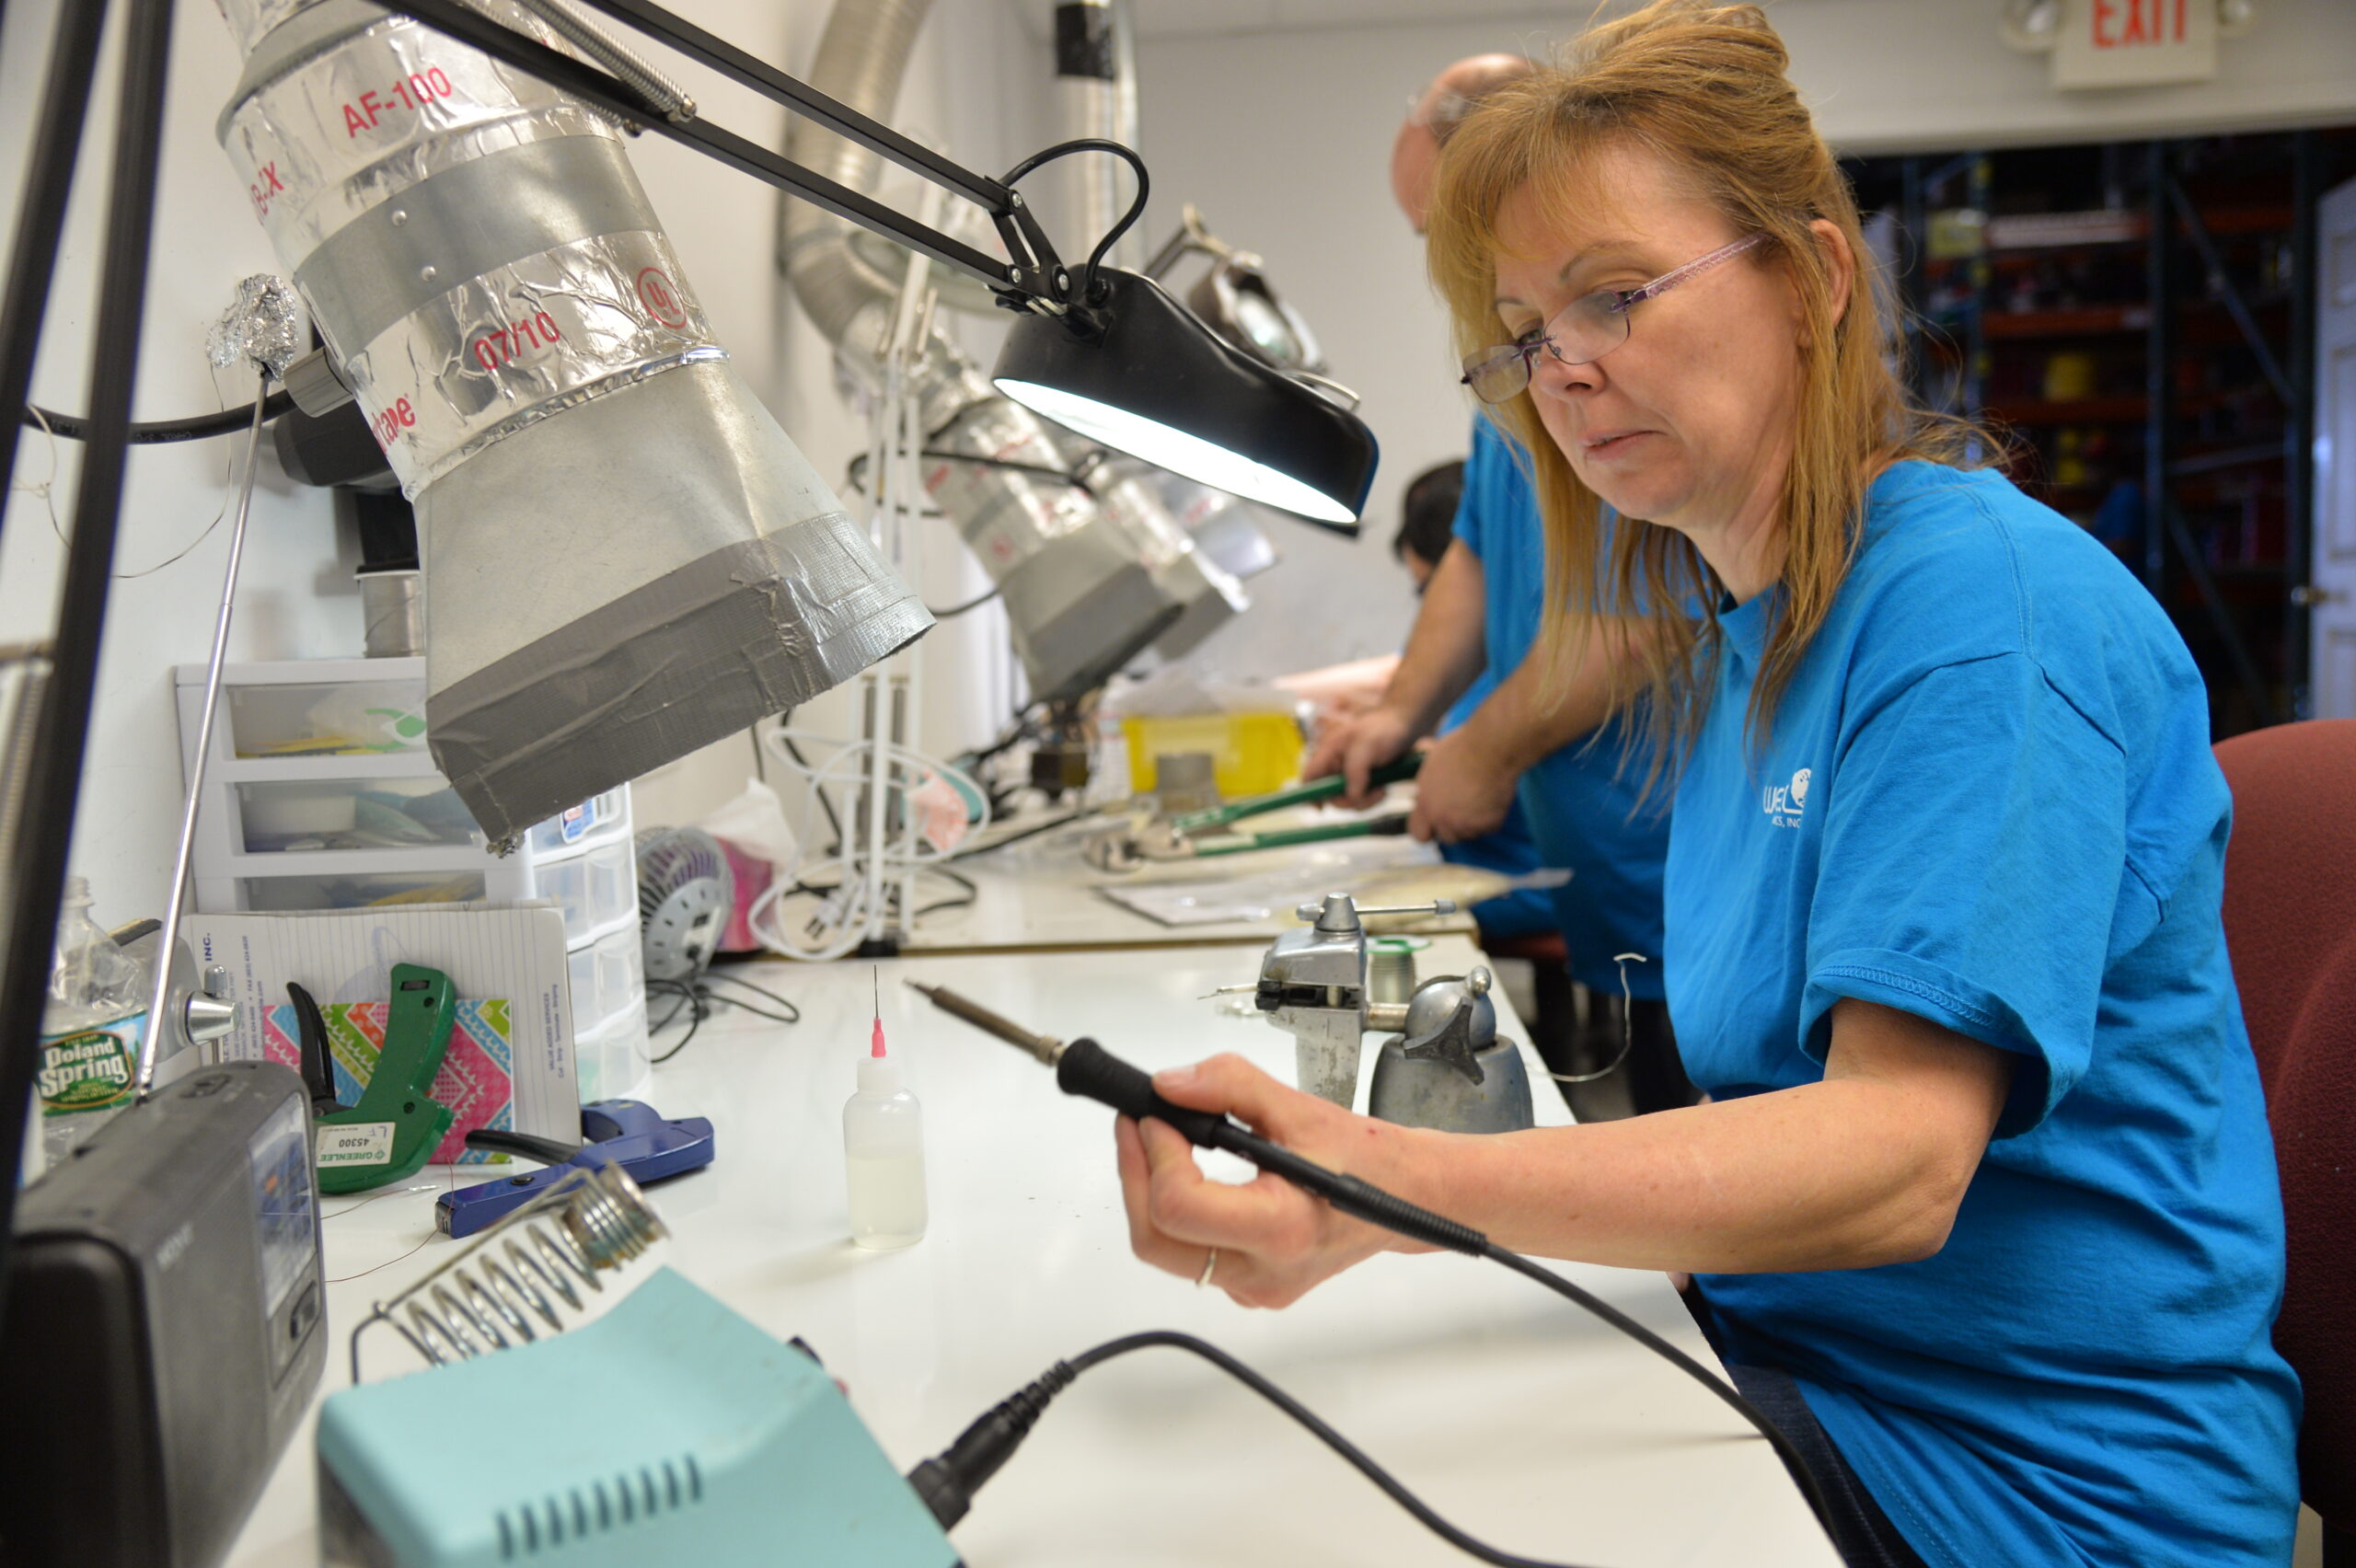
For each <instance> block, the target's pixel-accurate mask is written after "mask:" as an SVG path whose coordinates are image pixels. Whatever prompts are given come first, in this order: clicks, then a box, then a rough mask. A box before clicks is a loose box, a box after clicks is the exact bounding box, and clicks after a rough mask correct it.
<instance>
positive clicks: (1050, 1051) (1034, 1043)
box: [909, 981, 1832, 1528]
mask: <svg viewBox="0 0 2356 1568" xmlns="http://www.w3.org/2000/svg"><path fill="white" fill-rule="evenodd" d="M909 984H910V985H911V986H915V987H916V989H917V990H918V991H919V992H921V993H922V994H923V995H924V996H926V997H929V998H930V1000H931V1002H932V1003H933V1005H934V1006H935V1007H938V1008H941V1009H943V1010H945V1011H948V1012H952V1013H954V1014H956V1015H957V1016H958V1017H959V1018H962V1019H964V1020H965V1021H966V1022H968V1023H970V1024H973V1025H974V1026H975V1027H976V1028H977V1029H980V1030H982V1031H984V1032H987V1033H990V1034H993V1035H996V1036H997V1037H998V1038H999V1039H1001V1040H1004V1041H1006V1042H1008V1043H1010V1044H1013V1045H1017V1046H1020V1047H1021V1048H1022V1049H1023V1050H1025V1051H1028V1052H1030V1053H1032V1054H1033V1055H1036V1056H1037V1057H1038V1058H1039V1059H1040V1060H1041V1061H1044V1062H1048V1063H1051V1064H1053V1066H1054V1067H1055V1070H1056V1085H1057V1088H1059V1089H1061V1090H1063V1091H1064V1092H1065V1093H1066V1094H1072V1095H1078V1096H1080V1097H1081V1098H1083V1099H1088V1100H1093V1101H1097V1102H1098V1103H1100V1104H1103V1105H1109V1106H1111V1107H1112V1108H1113V1109H1114V1110H1115V1111H1117V1112H1119V1113H1121V1114H1123V1115H1125V1116H1127V1117H1130V1118H1131V1119H1133V1120H1138V1121H1142V1120H1143V1119H1145V1118H1146V1117H1149V1116H1150V1117H1153V1118H1154V1119H1155V1120H1157V1121H1160V1122H1161V1123H1163V1124H1167V1125H1168V1126H1170V1127H1171V1128H1172V1129H1174V1130H1175V1131H1176V1132H1178V1133H1179V1134H1181V1135H1182V1136H1184V1137H1185V1138H1186V1139H1187V1141H1188V1142H1190V1143H1193V1144H1195V1145H1197V1146H1199V1147H1204V1148H1216V1149H1224V1150H1226V1151H1227V1152H1228V1153H1230V1154H1234V1155H1239V1156H1241V1157H1242V1158H1243V1159H1247V1160H1249V1161H1251V1162H1252V1163H1253V1165H1256V1166H1258V1167H1259V1168H1260V1169H1261V1170H1265V1171H1267V1172H1269V1173H1270V1174H1272V1175H1276V1176H1281V1177H1283V1178H1284V1179H1285V1180H1286V1181H1288V1182H1291V1183H1292V1184H1293V1185H1294V1186H1296V1187H1299V1189H1300V1190H1301V1191H1302V1192H1304V1193H1309V1194H1311V1196H1313V1197H1318V1198H1322V1199H1323V1200H1324V1201H1325V1202H1326V1203H1329V1204H1331V1205H1333V1206H1334V1207H1335V1208H1337V1209H1339V1210H1341V1211H1342V1212H1343V1213H1344V1214H1346V1215H1349V1216H1352V1217H1353V1218H1357V1219H1362V1220H1365V1221H1366V1222H1367V1223H1369V1225H1377V1226H1380V1227H1381V1228H1383V1229H1385V1230H1390V1231H1395V1232H1396V1233H1398V1234H1399V1235H1401V1236H1404V1237H1406V1238H1408V1239H1411V1240H1415V1241H1421V1242H1424V1243H1425V1244H1426V1245H1427V1246H1433V1247H1440V1248H1445V1249H1446V1250H1448V1251H1451V1252H1462V1253H1465V1254H1467V1255H1468V1256H1471V1257H1476V1258H1486V1259H1488V1260H1489V1261H1490V1262H1497V1263H1502V1264H1504V1265H1505V1266H1506V1267H1507V1268H1509V1269H1511V1270H1513V1271H1514V1272H1515V1273H1516V1274H1522V1275H1524V1276H1526V1277H1528V1278H1530V1279H1532V1280H1535V1281H1536V1282H1537V1283H1539V1284H1540V1285H1542V1286H1545V1287H1546V1288H1547V1289H1549V1290H1552V1291H1553V1292H1554V1293H1555V1294H1556V1295H1558V1296H1561V1297H1565V1299H1567V1300H1569V1301H1571V1302H1572V1303H1574V1304H1575V1305H1576V1306H1578V1307H1580V1308H1583V1309H1586V1310H1587V1311H1588V1312H1589V1313H1592V1314H1593V1315H1594V1316H1595V1317H1597V1318H1599V1319H1600V1320H1603V1321H1604V1322H1606V1323H1609V1324H1610V1325H1611V1327H1613V1328H1615V1329H1618V1330H1619V1331H1620V1332H1622V1333H1624V1334H1626V1335H1627V1336H1628V1337H1629V1338H1631V1339H1633V1340H1634V1341H1635V1342H1636V1343H1639V1344H1641V1345H1643V1346H1644V1347H1645V1348H1646V1349H1647V1350H1650V1351H1651V1352H1653V1353H1654V1354H1655V1355H1658V1356H1660V1357H1662V1358H1663V1359H1664V1360H1666V1361H1668V1362H1669V1364H1670V1365H1671V1366H1675V1367H1677V1368H1678V1369H1679V1370H1680V1371H1681V1372H1683V1373H1685V1374H1686V1375H1687V1376H1688V1377H1690V1378H1692V1379H1693V1380H1694V1381H1696V1382H1698V1383H1700V1384H1701V1385H1702V1386H1703V1388H1705V1389H1709V1390H1710V1392H1712V1393H1713V1394H1715V1395H1716V1396H1717V1397H1718V1398H1719V1400H1721V1401H1724V1402H1725V1404H1726V1405H1727V1407H1728V1408H1729V1409H1731V1410H1733V1411H1734V1412H1735V1413H1736V1414H1738V1415H1739V1416H1741V1417H1742V1418H1743V1420H1745V1421H1746V1422H1748V1423H1750V1425H1751V1426H1752V1427H1754V1428H1756V1429H1757V1431H1758V1433H1759V1435H1761V1437H1764V1438H1765V1439H1766V1440H1767V1445H1768V1447H1771V1448H1773V1449H1774V1451H1775V1457H1776V1458H1779V1459H1781V1460H1783V1461H1784V1469H1785V1470H1789V1471H1790V1472H1791V1476H1792V1482H1793V1484H1794V1485H1796V1486H1797V1487H1798V1488H1799V1490H1800V1493H1801V1494H1802V1495H1803V1496H1805V1497H1806V1498H1807V1505H1808V1507H1809V1508H1810V1509H1811V1510H1813V1511H1814V1513H1815V1515H1816V1517H1817V1520H1818V1522H1819V1523H1820V1524H1823V1525H1825V1526H1826V1528H1831V1517H1832V1513H1831V1507H1830V1506H1829V1505H1827V1503H1826V1502H1825V1498H1824V1493H1823V1492H1822V1490H1821V1489H1820V1488H1819V1486H1818V1485H1817V1482H1816V1478H1815V1477H1814V1476H1813V1475H1811V1474H1809V1472H1808V1469H1807V1464H1806V1463H1805V1462H1803V1461H1802V1459H1801V1458H1800V1456H1799V1451H1798V1450H1797V1449H1796V1448H1795V1447H1793V1446H1792V1442H1791V1439H1790V1438H1788V1437H1786V1436H1785V1435H1784V1434H1783V1432H1782V1431H1781V1430H1779V1429H1778V1428H1777V1427H1776V1425H1775V1424H1774V1423H1773V1422H1772V1421H1770V1420H1768V1419H1767V1417H1766V1415H1765V1413H1764V1412H1761V1410H1760V1409H1759V1408H1758V1407H1757V1406H1756V1405H1754V1404H1752V1403H1751V1402H1750V1401H1749V1400H1747V1399H1745V1398H1743V1397H1742V1395H1741V1393H1740V1392H1739V1391H1738V1390H1737V1389H1735V1387H1734V1385H1733V1384H1731V1383H1729V1382H1727V1380H1726V1379H1725V1378H1721V1377H1719V1376H1718V1375H1717V1374H1716V1373H1715V1372H1712V1371H1711V1370H1710V1369H1709V1368H1707V1367H1705V1366H1703V1365H1702V1364H1701V1363H1700V1362H1698V1361H1696V1360H1694V1359H1693V1358H1692V1356H1690V1355H1686V1354H1685V1353H1684V1352H1683V1351H1681V1350H1680V1349H1678V1348H1677V1347H1676V1346H1675V1345H1673V1344H1671V1343H1669V1342H1668V1341H1667V1340H1665V1339H1663V1338H1661V1337H1660V1336H1659V1335H1658V1334H1656V1333H1654V1332H1652V1331H1651V1330H1650V1329H1647V1328H1646V1327H1645V1326H1644V1325H1643V1324H1642V1323H1639V1322H1637V1321H1636V1320H1634V1319H1633V1318H1631V1317H1629V1316H1628V1315H1627V1314H1626V1313H1624V1312H1623V1311H1621V1310H1620V1309H1618V1308H1616V1307H1613V1306H1612V1305H1611V1303H1609V1302H1607V1301H1604V1300H1602V1299H1600V1297H1596V1296H1594V1295H1591V1294H1590V1293H1588V1291H1585V1290H1582V1289H1581V1288H1580V1287H1579V1286H1576V1285H1574V1284H1572V1283H1571V1282H1570V1281H1569V1280H1567V1279H1565V1278H1563V1277H1562V1276H1561V1275H1560V1274H1555V1273H1553V1271H1552V1270H1550V1269H1545V1268H1542V1267H1540V1266H1539V1265H1538V1264H1537V1263H1536V1262H1532V1261H1531V1260H1530V1259H1528V1258H1525V1257H1523V1256H1522V1255H1521V1254H1520V1253H1519V1252H1514V1251H1508V1250H1507V1249H1506V1248H1503V1247H1500V1246H1498V1245H1497V1244H1496V1242H1494V1241H1492V1240H1490V1239H1488V1238H1487V1237H1486V1236H1484V1235H1483V1234H1482V1233H1481V1232H1479V1231H1478V1230H1475V1229H1473V1228H1472V1227H1471V1226H1469V1225H1462V1224H1459V1223H1458V1222H1457V1221H1455V1220H1452V1219H1449V1217H1447V1216H1445V1215H1438V1214H1434V1213H1433V1212H1432V1211H1431V1210H1429V1209H1426V1208H1423V1207H1420V1206H1418V1205H1415V1204H1411V1203H1409V1202H1408V1201H1407V1200H1406V1199H1404V1198H1402V1197H1399V1196H1398V1195H1396V1194H1395V1193H1386V1192H1384V1191H1383V1190H1382V1189H1381V1188H1380V1187H1377V1186H1375V1185H1373V1184H1372V1183H1371V1182H1364V1181H1361V1180H1359V1179H1358V1178H1357V1177H1356V1176H1349V1175H1345V1174H1343V1173H1342V1172H1340V1171H1338V1170H1328V1169H1327V1168H1326V1167H1324V1166H1322V1165H1320V1164H1318V1163H1317V1162H1316V1161H1314V1160H1312V1159H1304V1158H1303V1157H1302V1156H1300V1155H1299V1154H1296V1153H1295V1152H1293V1151H1292V1150H1291V1149H1288V1148H1287V1147H1284V1146H1283V1145H1282V1144H1277V1143H1272V1142H1270V1141H1269V1140H1268V1139H1266V1138H1264V1137H1262V1136H1259V1135H1258V1134H1256V1133H1254V1132H1253V1131H1252V1130H1251V1129H1250V1128H1248V1127H1246V1126H1244V1125H1243V1124H1242V1123H1240V1122H1238V1121H1236V1120H1235V1119H1234V1118H1233V1117H1231V1116H1225V1115H1221V1114H1219V1113H1217V1112H1211V1111H1194V1110H1189V1109H1187V1108H1186V1107H1184V1106H1181V1105H1173V1104H1172V1103H1171V1102H1170V1101H1167V1100H1164V1099H1163V1098H1162V1097H1161V1094H1160V1093H1159V1092H1158V1091H1157V1090H1155V1089H1154V1087H1153V1079H1152V1078H1151V1077H1150V1076H1149V1075H1148V1074H1147V1073H1146V1072H1145V1070H1144V1069H1143V1068H1141V1067H1138V1066H1136V1065H1135V1064H1134V1063H1130V1062H1126V1061H1123V1060H1122V1059H1121V1058H1120V1057H1118V1056H1115V1055H1113V1054H1112V1053H1111V1052H1109V1051H1107V1050H1105V1049H1104V1047H1103V1046H1102V1045H1099V1044H1098V1043H1096V1042H1095V1041H1093V1040H1090V1039H1086V1038H1084V1037H1083V1038H1081V1039H1079V1040H1074V1041H1072V1042H1070V1043H1068V1044H1065V1043H1060V1042H1056V1041H1049V1040H1047V1039H1046V1038H1045V1036H1042V1035H1035V1034H1033V1033H1032V1032H1030V1031H1028V1030H1025V1029H1023V1028H1022V1026H1021V1025H1020V1024H1016V1023H1012V1022H1010V1021H1009V1020H1006V1019H1003V1018H1001V1017H999V1015H998V1014H996V1013H994V1012H991V1011H990V1010H989V1009H987V1008H985V1007H982V1006H980V1005H979V1004H978V1003H976V1002H973V1001H969V1000H968V999H966V998H965V997H961V996H958V995H957V994H956V993H954V992H953V991H950V990H948V989H946V988H945V987H941V986H921V985H918V984H917V983H916V982H915V981H910V982H909Z"/></svg>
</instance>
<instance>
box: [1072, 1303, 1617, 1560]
mask: <svg viewBox="0 0 2356 1568" xmlns="http://www.w3.org/2000/svg"><path fill="white" fill-rule="evenodd" d="M1158 1346H1159V1347H1166V1348H1168V1349H1171V1350H1183V1351H1185V1352H1187V1353H1188V1354H1190V1355H1199V1356H1201V1357H1202V1358H1203V1359H1204V1360H1205V1361H1207V1362H1209V1363H1210V1364H1211V1365H1212V1366H1216V1367H1218V1369H1219V1370H1220V1371H1222V1372H1224V1373H1226V1374H1227V1375H1228V1376H1229V1377H1230V1378H1234V1379H1235V1380H1236V1381H1237V1382H1239V1383H1242V1385H1243V1386H1244V1387H1245V1388H1247V1389H1251V1390H1252V1391H1253V1393H1255V1394H1257V1395H1259V1396H1260V1397H1261V1398H1262V1399H1264V1400H1265V1401H1268V1402H1269V1403H1270V1404H1272V1405H1274V1406H1276V1408H1277V1409H1278V1410H1280V1411H1282V1412H1285V1413H1286V1414H1287V1415H1288V1416H1291V1417H1292V1418H1293V1419H1294V1420H1295V1421H1297V1422H1299V1423H1300V1424H1301V1425H1302V1426H1304V1427H1306V1428H1308V1429H1309V1432H1310V1435H1311V1436H1313V1437H1315V1438H1316V1439H1317V1440H1318V1441H1319V1442H1321V1443H1322V1444H1324V1445H1325V1446H1326V1447H1329V1448H1331V1449H1333V1450H1334V1452H1335V1453H1337V1454H1339V1455H1341V1456H1342V1458H1344V1459H1345V1460H1347V1461H1348V1462H1349V1464H1350V1466H1351V1468H1353V1469H1354V1470H1357V1472H1358V1473H1359V1474H1360V1475H1362V1476H1364V1477H1366V1478H1367V1480H1369V1481H1370V1482H1374V1484H1375V1485H1376V1486H1378V1487H1380V1489H1381V1491H1382V1493H1383V1495H1385V1496H1386V1497H1389V1498H1390V1499H1391V1500H1392V1502H1393V1503H1396V1504H1398V1505H1399V1506H1401V1507H1402V1508H1404V1509H1405V1510H1406V1511H1407V1512H1408V1513H1409V1514H1411V1515H1413V1516H1415V1522H1416V1523H1418V1524H1420V1525H1422V1526H1423V1527H1424V1528H1426V1529H1427V1530H1429V1531H1431V1532H1432V1534H1434V1535H1436V1536H1438V1537H1439V1539H1442V1540H1444V1541H1446V1542H1448V1544H1449V1545H1450V1546H1452V1547H1454V1548H1456V1549H1457V1550H1458V1551H1461V1552H1464V1553H1466V1554H1467V1555H1469V1556H1472V1557H1477V1558H1479V1559H1480V1560H1481V1561H1482V1562H1494V1563H1496V1564H1498V1565H1499V1568H1570V1565H1569V1564H1562V1563H1553V1562H1547V1561H1545V1560H1544V1559H1542V1558H1536V1557H1519V1556H1516V1555H1515V1554H1514V1553H1512V1552H1510V1551H1499V1550H1498V1549H1497V1548H1496V1547H1494V1546H1491V1545H1490V1544H1489V1543H1488V1542H1486V1541H1484V1540H1482V1539H1479V1538H1478V1537H1475V1536H1472V1535H1469V1534H1467V1533H1466V1532H1464V1531H1463V1530H1461V1529H1459V1528H1456V1526H1454V1525H1452V1524H1450V1523H1449V1522H1448V1521H1447V1520H1446V1519H1444V1518H1442V1517H1440V1516H1439V1515H1438V1513H1436V1512H1434V1511H1433V1509H1432V1506H1431V1505H1429V1504H1427V1503H1426V1502H1425V1501H1424V1500H1423V1499H1422V1498H1420V1497H1418V1496H1416V1495H1415V1493H1413V1492H1410V1491H1408V1490H1407V1487H1406V1483H1405V1482H1402V1481H1401V1480H1400V1479H1399V1478H1398V1477H1397V1476H1394V1475H1392V1473H1391V1472H1390V1471H1389V1470H1385V1469H1383V1468H1382V1467H1381V1466H1380V1465H1379V1464H1377V1463H1376V1462H1375V1461H1374V1458H1373V1457H1372V1456H1371V1455H1369V1453H1367V1451H1366V1450H1365V1449H1363V1448H1361V1447H1358V1446H1357V1444H1355V1443H1353V1442H1351V1441H1350V1440H1349V1439H1348V1438H1347V1437H1345V1436H1343V1435H1341V1434H1340V1433H1339V1432H1337V1431H1335V1430H1334V1428H1333V1427H1332V1426H1330V1425H1328V1424H1326V1423H1325V1421H1324V1419H1323V1418H1322V1417H1321V1416H1319V1415H1318V1414H1317V1413H1316V1412H1314V1411H1312V1410H1311V1409H1310V1408H1309V1407H1308V1406H1307V1405H1305V1404H1302V1403H1301V1402H1300V1401H1299V1400H1297V1399H1294V1398H1293V1397H1292V1396H1291V1395H1290V1394H1288V1393H1287V1392H1285V1391H1284V1390H1283V1389H1280V1388H1278V1387H1276V1384H1274V1383H1272V1382H1270V1381H1269V1380H1268V1379H1267V1378H1265V1377H1262V1376H1261V1375H1260V1374H1259V1373H1258V1372H1256V1371H1254V1370H1253V1369H1252V1368H1251V1367H1249V1366H1245V1365H1244V1364H1243V1363H1242V1362H1241V1361H1238V1360H1237V1359H1236V1358H1235V1357H1233V1356H1232V1355H1229V1354H1228V1353H1227V1352H1225V1351H1223V1350H1221V1349H1219V1347H1218V1346H1217V1345H1215V1344H1213V1343H1210V1342H1209V1341H1207V1340H1200V1339H1196V1338H1195V1336H1194V1335H1192V1334H1182V1333H1176V1332H1172V1331H1171V1330H1168V1329H1155V1330H1150V1331H1149V1332H1145V1333H1141V1334H1125V1335H1123V1336H1122V1337H1121V1338H1119V1339H1116V1340H1108V1341H1106V1342H1105V1343H1103V1344H1100V1345H1098V1346H1097V1347H1096V1348H1095V1349H1093V1350H1090V1351H1083V1352H1082V1353H1080V1355H1076V1356H1073V1357H1072V1358H1071V1361H1070V1363H1069V1365H1070V1366H1071V1369H1072V1372H1073V1373H1074V1374H1075V1375H1077V1374H1079V1373H1081V1372H1085V1371H1087V1370H1088V1369H1089V1368H1090V1367H1091V1366H1103V1364H1104V1363H1105V1362H1107V1361H1110V1360H1112V1359H1113V1358H1114V1356H1116V1355H1128V1354H1129V1353H1130V1352H1131V1351H1135V1350H1150V1349H1154V1348H1156V1347H1158Z"/></svg>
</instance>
